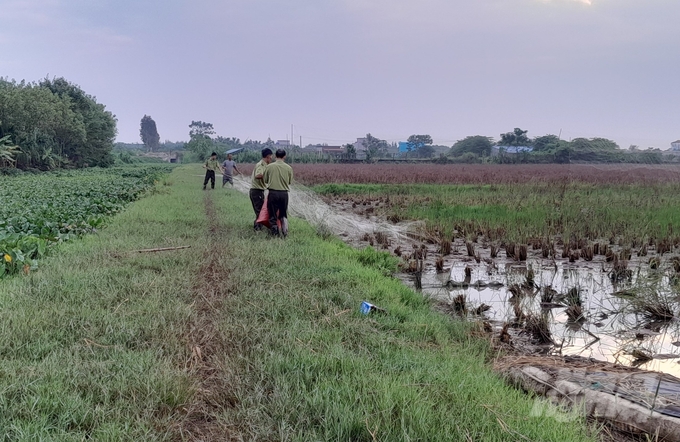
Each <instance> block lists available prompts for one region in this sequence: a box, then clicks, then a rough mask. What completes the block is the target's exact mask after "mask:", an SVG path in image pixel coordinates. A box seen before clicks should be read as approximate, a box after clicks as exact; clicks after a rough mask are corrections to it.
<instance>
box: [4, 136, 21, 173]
mask: <svg viewBox="0 0 680 442" xmlns="http://www.w3.org/2000/svg"><path fill="white" fill-rule="evenodd" d="M19 152H21V149H19V146H16V145H14V144H12V142H11V141H10V140H9V135H5V136H4V137H2V138H0V167H10V166H11V167H14V166H16V163H17V160H16V159H15V158H14V156H15V155H16V154H17V153H19Z"/></svg>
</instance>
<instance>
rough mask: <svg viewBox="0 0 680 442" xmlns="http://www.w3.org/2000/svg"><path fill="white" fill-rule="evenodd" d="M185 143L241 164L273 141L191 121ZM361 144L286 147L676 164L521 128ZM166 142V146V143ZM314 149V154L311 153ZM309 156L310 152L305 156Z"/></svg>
mask: <svg viewBox="0 0 680 442" xmlns="http://www.w3.org/2000/svg"><path fill="white" fill-rule="evenodd" d="M189 128H190V131H189V136H190V141H189V142H187V143H185V144H184V148H185V149H186V150H188V151H189V152H190V153H191V158H193V159H194V160H200V161H203V160H205V158H207V157H208V155H209V154H210V152H212V151H213V150H214V151H217V152H218V153H220V154H222V153H223V152H225V151H227V150H230V149H243V151H242V152H241V153H240V154H239V157H238V159H239V160H240V161H257V160H258V159H259V152H260V150H261V149H263V148H265V147H269V148H271V149H273V150H275V149H276V148H277V147H281V146H279V145H278V142H277V143H275V142H274V141H272V140H271V139H268V140H267V141H265V142H261V141H254V140H247V141H245V142H241V141H240V139H238V138H234V137H232V138H225V137H222V136H215V131H214V129H213V126H212V124H210V123H205V122H202V121H192V123H191V124H190V125H189ZM360 140H361V143H362V145H361V146H360V147H358V146H357V143H347V144H344V145H343V146H342V150H341V151H340V152H337V150H338V149H337V148H336V149H334V150H335V152H333V153H332V154H320V153H319V152H318V150H319V149H318V148H320V149H321V150H322V151H323V150H324V149H323V148H325V147H329V146H326V145H307V146H305V148H301V147H300V146H295V145H292V144H286V145H285V146H284V147H285V149H286V150H287V151H288V153H289V156H288V158H289V160H290V161H292V162H336V161H353V160H354V161H356V160H359V159H360V160H364V161H367V162H371V161H379V160H409V159H414V160H430V161H436V162H442V163H448V162H451V163H497V164H506V163H558V164H559V163H563V164H564V163H574V162H576V163H581V162H600V163H647V164H659V163H669V162H678V161H680V156H676V155H673V154H669V153H668V152H663V151H661V150H660V149H653V148H649V149H646V150H641V149H639V148H638V147H637V146H630V148H629V149H627V150H624V149H621V148H620V147H619V146H618V145H617V144H616V142H614V141H612V140H609V139H606V138H574V139H572V140H569V141H567V140H563V139H561V138H560V137H559V136H558V135H552V134H548V135H542V136H538V137H535V138H530V137H529V136H528V131H527V130H523V129H520V128H515V129H514V130H512V131H510V132H506V133H502V134H500V138H499V139H498V141H495V140H494V138H493V137H487V136H484V135H473V136H468V137H465V138H463V139H462V140H459V141H457V142H456V143H454V144H453V146H451V147H450V148H449V147H446V146H436V145H434V144H433V140H432V137H431V136H430V135H415V134H414V135H411V136H410V137H408V139H407V141H406V142H402V143H399V146H397V143H389V142H388V141H386V140H383V139H380V138H378V137H375V136H373V135H372V134H370V133H368V134H366V135H365V137H363V138H361V139H360ZM166 143H167V142H166ZM315 148H317V151H315ZM310 151H311V152H310Z"/></svg>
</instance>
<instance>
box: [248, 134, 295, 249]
mask: <svg viewBox="0 0 680 442" xmlns="http://www.w3.org/2000/svg"><path fill="white" fill-rule="evenodd" d="M273 156H276V161H272V157H273ZM292 182H293V169H292V168H291V167H290V166H289V165H288V164H286V151H285V150H283V149H278V150H277V151H276V154H274V152H272V150H271V149H270V148H268V147H267V148H264V149H262V159H261V160H260V161H259V162H258V163H257V164H256V165H255V169H254V170H253V174H252V177H251V182H250V202H251V203H252V205H253V210H254V211H255V222H254V223H253V228H254V229H255V230H262V227H263V226H262V223H260V222H258V217H259V215H260V212H261V211H262V206H264V203H265V195H264V191H265V190H267V189H268V190H269V194H268V196H267V198H266V201H267V212H268V213H269V226H270V227H269V229H270V233H271V234H272V235H274V236H279V235H282V236H286V235H287V234H288V192H289V191H290V185H291V183H292Z"/></svg>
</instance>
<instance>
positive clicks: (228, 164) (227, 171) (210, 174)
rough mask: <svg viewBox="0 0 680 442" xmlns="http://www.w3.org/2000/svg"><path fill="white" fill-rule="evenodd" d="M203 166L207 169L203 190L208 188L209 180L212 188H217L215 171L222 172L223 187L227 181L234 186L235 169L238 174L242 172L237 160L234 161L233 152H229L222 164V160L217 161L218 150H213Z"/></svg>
mask: <svg viewBox="0 0 680 442" xmlns="http://www.w3.org/2000/svg"><path fill="white" fill-rule="evenodd" d="M203 167H204V168H205V169H206V170H205V179H204V180H203V190H205V189H206V186H207V185H208V181H210V188H211V189H214V188H215V172H222V187H224V186H225V185H226V184H227V183H229V184H231V185H232V186H233V185H234V178H233V174H234V171H236V173H238V174H240V173H241V172H239V170H238V168H237V167H236V162H235V161H234V159H233V157H232V156H231V154H228V155H227V159H226V160H224V161H223V162H222V164H220V162H219V161H217V152H213V153H211V154H210V158H208V159H207V160H206V162H205V164H204V165H203Z"/></svg>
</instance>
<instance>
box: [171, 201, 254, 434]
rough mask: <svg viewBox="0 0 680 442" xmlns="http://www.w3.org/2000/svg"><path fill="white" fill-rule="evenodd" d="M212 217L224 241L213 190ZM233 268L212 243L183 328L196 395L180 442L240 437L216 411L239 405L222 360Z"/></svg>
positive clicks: (214, 231) (213, 238)
mask: <svg viewBox="0 0 680 442" xmlns="http://www.w3.org/2000/svg"><path fill="white" fill-rule="evenodd" d="M205 211H206V216H207V217H208V220H209V229H208V235H209V236H210V241H209V244H216V243H224V241H225V240H226V239H225V235H224V233H225V232H224V227H222V226H221V225H220V223H219V221H218V219H217V216H216V213H215V207H214V204H213V201H212V199H211V198H210V194H206V196H205ZM228 280H229V270H228V269H227V268H226V267H225V266H224V264H223V263H222V262H221V261H220V250H219V249H218V248H215V247H212V246H209V247H208V248H207V249H206V250H205V253H204V256H203V265H202V267H201V269H200V273H199V275H198V276H197V279H196V284H195V287H194V290H193V298H194V300H193V310H194V312H193V315H192V317H191V320H190V323H189V325H188V328H187V330H186V332H185V337H184V338H185V340H186V343H187V344H186V345H187V357H186V360H185V361H184V368H185V369H186V370H188V371H189V373H190V374H191V376H192V378H193V379H194V382H195V392H194V396H193V398H192V400H191V402H190V403H189V404H187V405H186V406H185V407H184V415H183V416H182V418H181V421H180V422H179V423H178V425H177V429H176V432H175V434H176V438H177V439H178V440H182V441H232V440H234V441H237V440H238V441H240V440H243V439H242V437H241V436H240V434H238V433H237V432H235V431H234V430H233V429H231V428H228V427H227V426H226V425H224V424H223V423H221V421H220V419H218V416H219V415H220V414H221V413H222V412H223V411H224V410H225V409H227V408H229V407H234V406H236V403H237V399H236V397H235V396H234V395H233V394H231V393H230V392H231V391H232V389H231V388H230V385H229V373H228V370H226V369H225V367H224V366H223V363H222V362H221V361H222V360H224V355H227V354H229V353H230V347H229V344H228V342H227V341H226V340H225V339H224V337H223V336H222V335H221V333H220V330H219V326H218V322H219V318H220V312H221V311H222V306H223V302H224V300H225V298H226V297H227V296H228V295H229V289H228V287H229V284H228Z"/></svg>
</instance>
